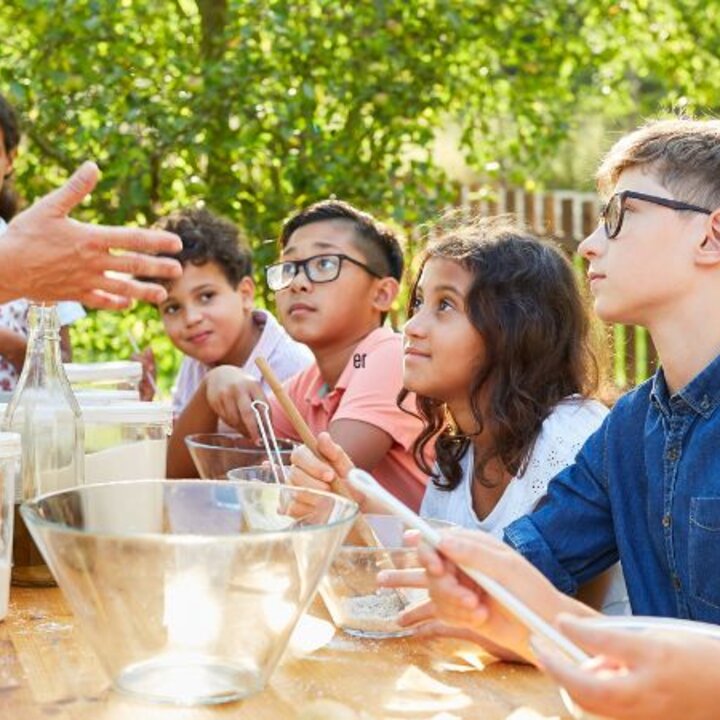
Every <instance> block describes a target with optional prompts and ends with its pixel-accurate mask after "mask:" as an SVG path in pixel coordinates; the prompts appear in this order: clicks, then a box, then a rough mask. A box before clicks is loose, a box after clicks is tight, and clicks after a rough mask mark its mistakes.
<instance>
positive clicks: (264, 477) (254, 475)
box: [227, 464, 290, 483]
mask: <svg viewBox="0 0 720 720" xmlns="http://www.w3.org/2000/svg"><path fill="white" fill-rule="evenodd" d="M289 469H290V466H289V465H288V466H287V467H286V468H285V472H288V471H289ZM227 478H228V480H233V481H243V482H247V481H248V480H258V481H259V482H266V483H274V482H277V480H276V479H275V473H274V472H273V469H272V468H271V467H270V465H268V464H265V465H250V466H249V467H242V468H235V469H234V470H228V473H227ZM280 482H283V480H282V477H281V478H280Z"/></svg>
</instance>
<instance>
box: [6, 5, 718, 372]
mask: <svg viewBox="0 0 720 720" xmlns="http://www.w3.org/2000/svg"><path fill="white" fill-rule="evenodd" d="M719 31H720V6H718V4H717V3H711V2H708V1H707V0H656V1H655V2H652V3H649V2H647V1H646V0H617V1H611V0H592V1H591V0H563V1H562V2H561V1H560V0H515V1H514V2H512V3H504V4H498V3H495V2H491V1H490V0H373V1H368V2H350V1H349V0H304V1H303V2H298V1H297V0H296V1H295V2H290V1H288V0H173V1H171V0H145V1H144V2H137V1H133V0H118V1H117V2H107V1H106V0H3V3H2V4H1V5H0V32H1V33H2V37H3V46H2V51H0V91H1V92H3V93H4V94H6V95H7V96H8V97H9V98H10V100H11V101H12V102H13V103H15V104H16V105H17V107H18V109H19V110H20V112H21V114H22V119H23V125H24V130H25V133H26V137H27V142H26V144H25V145H24V147H23V149H22V154H21V158H20V162H19V163H18V178H17V180H18V186H19V187H20V188H21V190H22V191H23V193H24V194H25V196H26V197H27V198H29V199H32V198H33V197H35V196H37V195H38V194H40V193H43V192H45V191H47V190H48V189H50V188H52V187H54V186H56V185H57V184H58V182H60V180H61V179H62V178H63V177H65V175H66V174H67V173H68V172H69V171H70V170H71V169H72V168H74V167H75V166H76V165H78V164H79V163H80V162H81V161H82V160H83V159H85V158H88V157H91V158H94V159H95V160H97V161H98V162H99V164H100V165H101V168H102V170H103V179H102V181H101V183H100V185H99V187H98V188H97V190H96V192H95V193H94V194H93V197H92V199H91V200H90V201H89V202H88V203H86V205H85V206H84V207H83V208H81V209H80V210H79V211H78V212H77V213H76V214H77V216H78V217H82V218H83V219H88V220H93V221H100V222H109V223H141V224H146V223H150V222H152V221H154V220H155V219H156V218H157V217H158V216H160V215H162V214H164V213H167V212H168V211H170V210H172V209H175V208H177V207H180V206H182V205H185V204H188V203H192V202H197V201H202V202H205V203H207V205H208V206H210V207H211V208H213V209H215V210H217V211H219V212H220V213H222V214H224V215H227V216H228V217H230V218H231V219H233V220H234V221H236V222H237V223H238V224H240V225H241V226H243V227H244V229H245V231H246V233H247V235H248V237H249V238H250V240H251V242H252V244H253V247H254V251H255V255H256V265H257V266H258V267H262V266H263V265H264V264H266V263H267V262H269V261H270V260H272V259H273V257H274V253H275V247H274V245H273V244H272V243H267V242H266V240H267V239H268V238H272V237H275V236H276V234H277V231H278V228H279V225H280V223H281V221H282V219H283V218H284V217H285V216H286V215H287V214H288V213H290V212H291V211H293V210H294V209H296V208H297V207H299V206H302V205H305V204H307V203H309V202H312V201H315V200H318V199H321V198H325V197H328V196H330V195H335V196H338V197H341V198H344V199H347V200H349V201H350V202H354V203H357V204H358V205H360V206H362V207H363V208H366V209H368V210H370V211H372V212H375V213H377V214H378V215H379V216H381V217H385V218H390V219H392V220H394V221H395V222H396V223H398V224H399V225H401V226H403V227H405V228H410V227H411V226H414V225H417V224H419V223H421V222H424V221H426V220H427V219H429V218H431V217H433V215H435V214H436V213H437V212H438V210H439V209H441V208H442V207H443V206H444V205H445V204H447V203H448V202H450V201H451V200H452V199H453V198H454V196H455V189H454V188H453V186H452V184H451V183H449V182H448V180H447V178H446V177H445V176H444V174H443V172H442V171H441V170H440V169H439V167H438V166H437V165H436V164H435V163H434V162H433V161H432V143H433V139H434V137H435V133H436V132H437V130H438V128H442V127H443V126H445V125H446V124H447V123H448V122H449V121H452V122H453V123H456V124H458V125H459V126H460V128H461V132H460V136H461V138H462V150H463V152H464V154H465V157H466V160H467V163H468V164H469V166H470V167H471V168H474V169H476V170H477V171H478V172H479V173H480V175H484V174H485V172H486V168H493V172H494V173H495V174H497V175H499V176H500V177H503V178H505V179H508V180H512V181H524V180H526V179H527V178H529V177H532V176H533V175H534V174H536V173H537V172H538V169H539V168H541V167H542V166H543V163H544V162H546V161H547V160H548V158H552V157H553V154H554V153H555V152H556V151H557V148H558V144H559V143H560V141H561V140H562V139H563V138H565V137H566V136H567V135H568V133H569V132H570V131H571V130H573V128H577V126H578V124H579V112H583V113H587V112H593V113H599V114H603V115H604V114H606V113H607V115H608V116H609V117H611V118H614V119H616V120H617V124H622V122H623V121H624V120H626V119H627V118H628V117H632V118H633V121H634V119H635V118H639V117H642V116H646V115H652V114H656V113H657V112H658V111H660V110H667V109H670V108H673V107H674V108H680V109H694V110H700V111H705V110H712V109H715V108H716V107H717V100H716V97H717V93H716V89H715V80H714V79H715V78H716V77H717V76H718V71H720V60H719V59H718V51H717V37H718V36H720V32H719ZM581 141H582V138H581ZM599 151H600V148H598V152H599ZM265 300H267V298H266V299H265ZM135 322H138V323H142V324H143V327H144V328H145V330H144V332H145V335H144V337H145V339H146V341H152V343H153V347H157V350H158V351H159V353H161V354H162V358H161V359H160V362H161V363H163V372H167V373H169V372H171V371H172V369H173V368H174V367H175V366H176V358H175V355H174V354H172V353H171V352H170V350H169V346H168V344H167V342H166V341H164V340H163V339H162V332H161V328H160V326H159V325H158V324H157V323H158V321H157V319H156V318H155V317H154V316H153V314H152V310H151V309H150V308H140V309H137V310H134V311H132V312H131V313H129V314H128V315H127V316H109V315H107V314H106V313H92V314H91V315H90V317H89V318H88V319H87V320H85V321H84V322H83V323H82V324H81V325H79V326H78V328H77V329H76V331H75V333H74V339H75V342H76V347H77V351H76V354H77V356H78V358H79V359H88V358H90V357H96V358H98V359H102V358H105V357H111V356H112V357H116V356H122V355H123V353H124V352H126V351H128V348H127V347H125V346H123V333H124V330H125V327H126V324H130V325H132V324H133V323H135ZM124 323H125V324H124ZM139 334H140V333H138V335H139ZM123 348H124V349H123ZM165 357H167V360H166V359H165ZM162 382H165V381H164V380H163V381H162Z"/></svg>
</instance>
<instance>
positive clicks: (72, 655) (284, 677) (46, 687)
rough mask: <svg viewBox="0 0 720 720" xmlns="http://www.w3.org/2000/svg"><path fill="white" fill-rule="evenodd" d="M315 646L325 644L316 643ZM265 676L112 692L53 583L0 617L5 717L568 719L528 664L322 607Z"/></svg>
mask: <svg viewBox="0 0 720 720" xmlns="http://www.w3.org/2000/svg"><path fill="white" fill-rule="evenodd" d="M318 646H320V647H318ZM290 650H291V651H289V652H288V653H287V654H286V656H285V658H284V659H283V661H282V662H281V663H280V665H279V666H278V668H277V669H276V670H275V673H274V674H273V676H272V678H271V680H270V684H269V686H268V687H267V688H266V689H265V690H264V691H263V692H261V693H259V694H257V695H255V696H253V697H251V698H248V699H246V700H244V701H242V702H235V703H228V704H226V705H222V706H214V707H195V708H176V707H168V706H161V705H152V704H146V703H140V702H138V701H136V700H134V699H131V698H129V697H127V696H123V695H121V694H118V693H115V692H113V691H112V690H110V687H109V682H108V680H107V678H106V677H105V676H104V674H103V671H102V669H101V668H100V665H99V663H98V661H97V659H96V657H95V655H94V654H93V652H92V650H91V649H90V647H89V646H88V645H87V643H86V642H85V641H84V639H83V637H82V635H81V634H80V632H79V630H78V628H77V627H76V624H75V622H74V619H73V616H72V615H71V614H70V611H69V610H68V608H67V606H66V604H65V602H64V600H63V597H62V594H61V592H60V591H59V590H57V589H42V590H40V589H37V590H34V589H21V588H13V589H12V593H11V605H10V613H9V615H8V617H7V618H6V620H5V622H2V623H0V718H12V719H13V720H16V719H17V720H37V719H42V720H49V719H50V720H55V719H57V720H90V719H92V720H155V719H156V718H157V719H158V720H205V719H207V720H211V719H212V720H214V719H216V718H221V717H222V718H225V717H227V718H238V719H244V718H247V719H248V720H250V718H252V719H253V720H376V719H378V720H379V719H380V718H382V719H383V720H459V719H461V718H478V719H482V720H495V719H497V720H501V719H502V720H541V719H542V718H546V719H547V718H567V717H568V715H567V714H566V712H565V711H564V710H563V706H562V703H561V701H560V698H559V695H558V692H557V689H556V687H555V686H554V685H553V684H552V683H551V682H550V681H549V680H548V679H546V678H545V677H543V675H542V674H541V673H540V672H538V671H537V670H534V669H532V668H529V667H522V666H516V665H509V664H505V663H497V662H492V661H491V660H490V658H489V657H488V656H487V655H484V654H483V653H482V651H479V650H478V649H477V648H476V647H475V646H472V645H469V644H463V643H460V642H459V641H454V640H448V639H442V640H438V639H436V640H428V639H420V638H418V639H407V638H406V639H400V640H384V641H367V640H357V639H353V638H350V637H348V636H346V635H344V634H343V633H341V632H339V631H338V632H336V633H334V630H333V627H332V626H331V625H330V623H329V622H328V621H327V620H326V619H324V618H323V608H322V607H320V606H316V607H315V608H314V610H313V614H311V615H310V616H309V617H307V618H306V619H305V620H304V621H303V624H302V626H301V629H300V631H299V632H298V633H296V636H295V638H294V640H293V643H292V644H291V649H290Z"/></svg>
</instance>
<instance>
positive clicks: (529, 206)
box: [458, 185, 657, 389]
mask: <svg viewBox="0 0 720 720" xmlns="http://www.w3.org/2000/svg"><path fill="white" fill-rule="evenodd" d="M458 206H459V207H460V208H461V210H462V211H466V212H467V213H468V216H477V215H478V214H479V215H497V214H504V213H511V214H513V215H515V216H516V217H517V218H518V219H519V220H521V221H523V222H524V223H525V224H526V225H527V226H528V227H530V228H531V229H532V230H533V231H534V232H536V233H537V234H538V235H541V236H543V237H551V238H553V239H554V240H556V241H557V242H559V243H560V244H561V245H562V246H563V247H564V248H565V249H566V250H567V251H568V253H569V255H570V256H571V257H572V260H573V264H574V265H575V267H576V268H577V270H578V273H579V275H580V277H581V278H582V282H586V281H587V279H586V275H585V271H586V267H585V261H584V260H583V259H582V258H581V257H580V256H579V255H578V254H577V246H578V244H579V243H580V241H581V240H582V239H583V238H585V237H586V236H587V235H589V234H590V233H591V232H592V231H593V230H594V229H595V227H596V226H597V220H598V213H599V210H600V200H599V198H598V196H597V195H595V194H594V193H582V192H573V191H565V190H552V191H550V192H543V193H540V192H528V191H526V190H522V189H518V188H510V187H494V188H487V187H482V188H480V187H473V186H467V185H466V186H462V187H461V188H460V191H459V198H458ZM607 331H608V332H607V334H608V342H609V344H610V349H611V372H612V375H613V377H614V379H615V383H616V384H617V385H618V387H619V388H621V389H624V388H627V387H631V386H633V385H635V384H637V383H640V382H642V381H643V380H645V379H646V378H648V377H649V376H650V375H652V373H653V372H654V371H655V368H656V365H657V355H656V353H655V349H654V348H653V346H652V342H651V340H650V338H649V336H648V334H647V331H646V330H645V329H644V328H638V327H630V326H624V325H613V326H608V328H607Z"/></svg>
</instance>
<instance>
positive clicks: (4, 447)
mask: <svg viewBox="0 0 720 720" xmlns="http://www.w3.org/2000/svg"><path fill="white" fill-rule="evenodd" d="M21 449H22V441H21V438H20V433H14V432H0V460H5V459H6V458H11V457H20V450H21Z"/></svg>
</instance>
